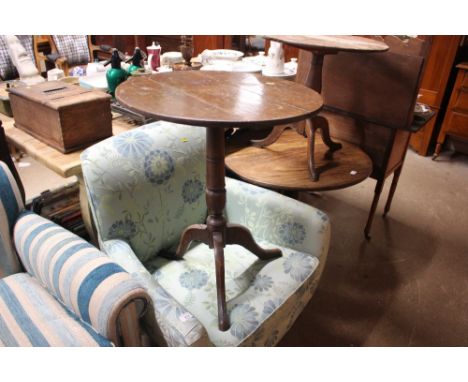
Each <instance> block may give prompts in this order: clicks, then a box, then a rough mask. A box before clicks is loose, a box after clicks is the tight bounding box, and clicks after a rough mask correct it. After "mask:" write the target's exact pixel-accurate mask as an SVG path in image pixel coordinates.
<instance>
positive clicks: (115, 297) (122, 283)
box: [14, 211, 149, 343]
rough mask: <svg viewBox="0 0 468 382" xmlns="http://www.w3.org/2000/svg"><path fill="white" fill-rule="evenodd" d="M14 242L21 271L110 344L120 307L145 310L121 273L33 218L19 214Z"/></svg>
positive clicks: (137, 289)
mask: <svg viewBox="0 0 468 382" xmlns="http://www.w3.org/2000/svg"><path fill="white" fill-rule="evenodd" d="M14 240H15V246H16V250H17V252H18V255H19V257H20V259H21V262H22V263H23V266H24V268H25V269H26V271H27V272H28V273H29V274H30V275H31V276H33V277H34V278H35V279H36V280H37V281H39V283H40V284H41V285H42V286H43V287H44V288H45V289H47V290H48V291H49V293H50V294H52V295H53V296H54V297H55V298H56V299H57V300H59V301H60V302H61V303H62V304H63V305H65V306H66V307H67V309H69V310H70V311H71V312H73V313H74V314H76V315H77V316H78V317H79V318H80V319H82V320H83V321H84V322H86V323H88V324H90V325H91V326H92V327H93V328H94V329H95V330H96V331H97V332H98V333H100V334H101V335H103V336H104V337H106V338H108V339H110V340H111V341H113V342H115V343H117V341H118V328H117V317H118V316H119V314H120V312H121V310H122V309H123V307H125V306H126V305H127V304H128V303H129V302H131V301H134V300H136V301H141V302H142V303H143V305H142V306H141V307H140V308H145V306H146V305H148V304H149V297H148V296H147V293H146V290H145V289H144V287H143V286H142V285H141V284H140V282H139V281H137V280H136V279H134V278H132V277H131V276H130V275H129V274H128V273H127V272H126V271H125V270H124V269H123V268H122V267H120V266H119V265H118V264H116V263H114V262H113V261H112V260H111V259H110V258H109V257H108V256H106V255H105V254H104V253H102V252H100V251H99V250H98V249H97V248H96V247H94V246H92V245H91V244H89V243H88V242H86V241H84V240H83V239H82V238H80V237H78V236H77V235H75V234H73V233H71V232H69V231H67V230H66V229H64V228H62V227H60V226H58V225H57V224H55V223H52V222H51V221H49V220H47V219H45V218H43V217H41V216H39V215H36V214H34V213H32V212H30V211H24V212H23V213H21V214H20V216H19V218H18V220H17V222H16V225H15V228H14ZM139 313H140V314H141V313H142V312H141V311H140V312H139Z"/></svg>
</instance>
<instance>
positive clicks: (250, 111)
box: [116, 71, 322, 127]
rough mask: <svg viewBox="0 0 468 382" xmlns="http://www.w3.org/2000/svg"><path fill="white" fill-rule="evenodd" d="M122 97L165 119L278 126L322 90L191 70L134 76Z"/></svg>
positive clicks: (309, 110) (308, 110)
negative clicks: (317, 90)
mask: <svg viewBox="0 0 468 382" xmlns="http://www.w3.org/2000/svg"><path fill="white" fill-rule="evenodd" d="M116 97H117V99H118V100H119V102H121V103H123V104H124V105H126V106H127V107H129V108H130V109H133V110H138V111H139V112H142V113H144V114H145V115H149V116H152V117H155V118H157V119H162V120H166V121H172V122H177V123H183V124H188V125H196V126H207V127H211V126H225V127H233V126H237V127H253V126H258V125H267V126H273V125H278V124H283V123H290V122H295V121H299V120H302V119H305V118H307V117H310V116H312V115H314V114H315V113H316V112H318V111H319V110H320V108H321V107H322V98H321V96H320V95H319V94H318V93H317V92H315V91H313V90H311V89H309V88H307V87H306V86H304V85H301V84H297V83H295V82H291V81H286V80H282V79H276V78H271V77H262V76H260V75H255V74H248V73H226V72H203V71H186V72H172V73H162V74H156V75H153V76H141V77H134V78H131V79H129V80H128V81H126V82H125V83H123V84H122V85H120V86H119V87H118V88H117V92H116Z"/></svg>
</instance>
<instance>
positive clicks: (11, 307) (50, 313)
mask: <svg viewBox="0 0 468 382" xmlns="http://www.w3.org/2000/svg"><path fill="white" fill-rule="evenodd" d="M0 345H3V346H113V345H112V343H111V342H110V341H109V340H107V339H106V338H104V337H103V336H101V335H100V334H98V333H97V332H95V331H94V329H93V328H92V327H91V326H90V325H89V324H87V323H85V322H84V321H82V320H80V319H79V318H78V317H76V316H75V315H74V314H72V313H71V312H70V311H69V310H68V309H66V308H65V307H64V306H63V305H62V304H60V303H59V302H58V301H57V300H56V299H55V298H54V297H52V296H51V295H50V294H49V292H48V291H47V290H45V289H44V288H43V287H42V286H41V285H40V284H39V283H38V282H37V281H36V280H35V279H34V278H32V277H31V276H29V275H28V274H26V273H17V274H14V275H11V276H8V277H6V278H4V279H2V280H0Z"/></svg>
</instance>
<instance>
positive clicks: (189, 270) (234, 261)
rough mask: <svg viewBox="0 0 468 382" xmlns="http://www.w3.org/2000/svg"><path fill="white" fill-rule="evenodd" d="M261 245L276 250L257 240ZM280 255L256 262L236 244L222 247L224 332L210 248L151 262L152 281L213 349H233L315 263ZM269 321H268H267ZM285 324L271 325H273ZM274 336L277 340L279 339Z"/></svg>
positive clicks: (293, 254) (302, 280)
mask: <svg viewBox="0 0 468 382" xmlns="http://www.w3.org/2000/svg"><path fill="white" fill-rule="evenodd" d="M260 244H261V245H263V246H264V247H270V248H273V247H278V246H275V245H273V244H271V243H267V242H260ZM280 249H281V250H282V251H283V256H282V257H281V258H278V259H274V260H271V261H263V260H259V259H258V258H257V257H256V256H255V255H253V254H252V253H250V252H249V251H247V250H246V249H244V248H243V247H241V246H238V245H229V246H227V247H226V248H225V268H226V298H227V307H228V310H229V316H230V321H231V327H230V329H229V330H228V331H226V332H222V331H220V330H219V329H218V313H217V312H218V310H217V309H218V308H217V300H216V277H215V264H214V256H213V250H211V249H210V248H208V246H206V245H205V244H199V245H197V246H195V247H194V248H193V249H191V250H190V251H189V252H187V253H186V255H185V256H184V259H183V260H182V261H170V260H167V259H164V258H161V257H159V258H156V259H154V260H153V266H154V267H155V268H157V271H156V272H155V273H154V277H155V279H156V280H157V282H158V283H159V284H160V285H161V286H162V287H163V288H164V289H165V290H166V291H167V292H168V293H169V294H170V295H172V296H173V297H174V298H175V299H176V300H177V301H178V302H179V303H180V304H181V305H182V306H184V307H185V309H187V310H188V311H189V312H190V313H192V314H193V315H194V316H195V317H197V319H198V320H199V321H200V322H201V323H202V324H203V326H204V327H205V328H206V330H207V331H208V336H209V338H210V340H211V342H213V344H214V345H216V346H238V345H241V344H242V342H243V341H244V340H245V339H246V338H248V337H249V336H250V335H252V334H253V333H254V332H255V331H257V330H258V329H259V328H260V327H261V326H262V323H263V322H264V321H265V320H267V319H269V318H270V317H271V316H274V315H275V313H276V311H277V310H278V309H279V308H280V307H281V306H282V305H283V304H284V303H285V302H286V301H287V300H288V299H289V297H290V296H292V295H294V293H295V292H296V291H297V290H298V289H299V288H300V287H301V286H302V285H303V284H304V283H306V282H307V281H309V280H311V279H313V278H314V277H315V276H314V272H315V270H316V269H317V267H318V265H319V259H318V258H317V257H315V256H311V255H308V254H305V253H303V252H297V251H295V250H292V249H290V248H286V247H280ZM273 320H274V318H273ZM287 324H288V322H286V321H285V322H277V325H278V327H281V326H285V325H287ZM279 339H280V338H278V340H279Z"/></svg>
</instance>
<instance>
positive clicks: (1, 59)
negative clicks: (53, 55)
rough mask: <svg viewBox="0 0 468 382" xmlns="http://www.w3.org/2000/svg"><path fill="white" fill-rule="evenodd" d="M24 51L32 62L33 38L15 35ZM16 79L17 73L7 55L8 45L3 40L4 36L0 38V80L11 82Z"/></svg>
mask: <svg viewBox="0 0 468 382" xmlns="http://www.w3.org/2000/svg"><path fill="white" fill-rule="evenodd" d="M16 37H18V39H19V40H20V42H21V45H23V47H24V49H26V53H27V54H28V56H29V57H30V58H31V60H33V62H35V61H34V47H33V37H32V36H30V35H16ZM17 77H18V71H17V70H16V68H15V66H14V65H13V62H12V61H11V58H10V54H9V53H8V44H7V42H6V40H5V36H0V79H2V80H4V81H8V80H13V79H15V78H17Z"/></svg>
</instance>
